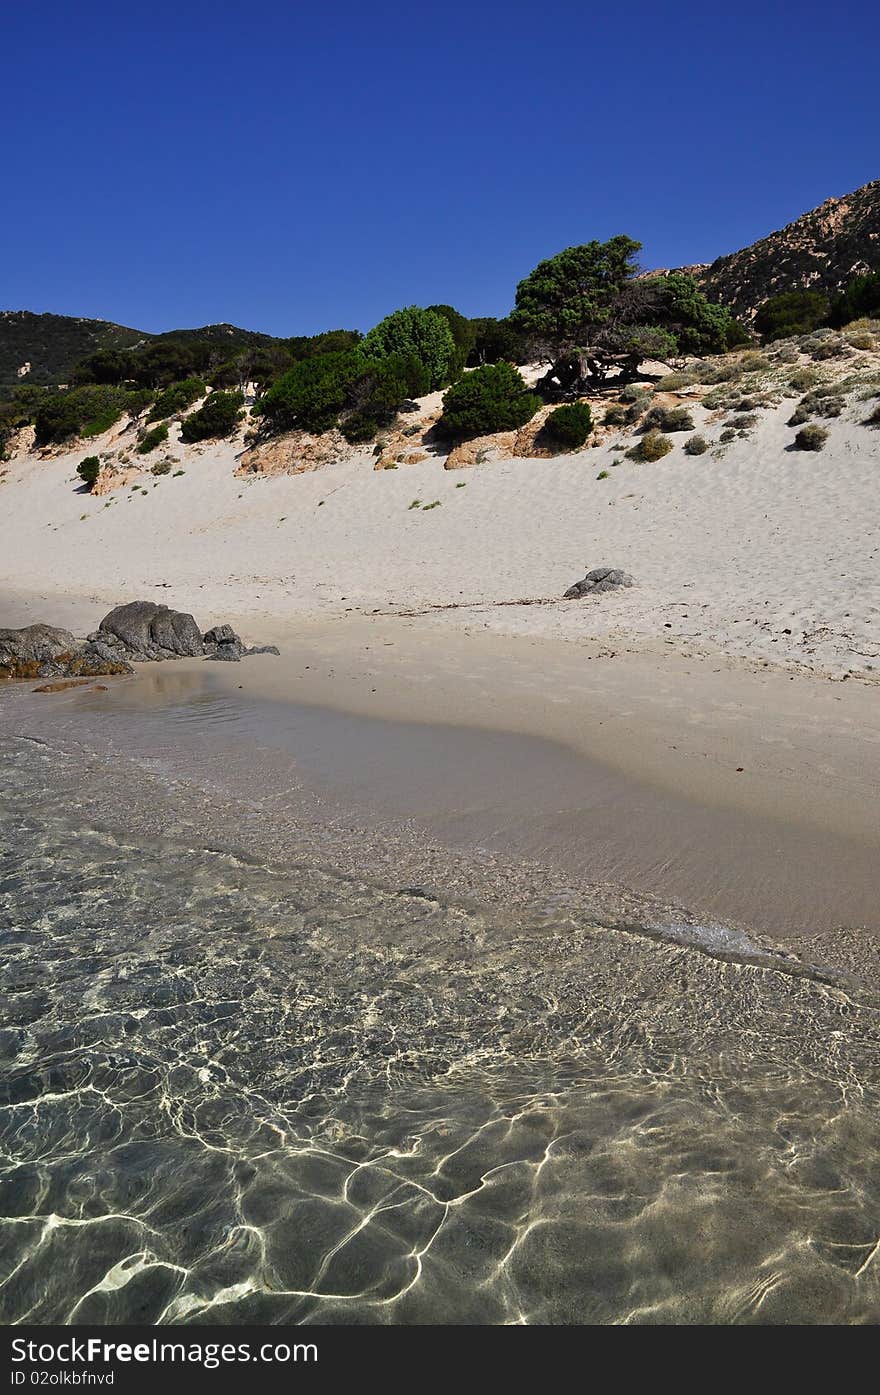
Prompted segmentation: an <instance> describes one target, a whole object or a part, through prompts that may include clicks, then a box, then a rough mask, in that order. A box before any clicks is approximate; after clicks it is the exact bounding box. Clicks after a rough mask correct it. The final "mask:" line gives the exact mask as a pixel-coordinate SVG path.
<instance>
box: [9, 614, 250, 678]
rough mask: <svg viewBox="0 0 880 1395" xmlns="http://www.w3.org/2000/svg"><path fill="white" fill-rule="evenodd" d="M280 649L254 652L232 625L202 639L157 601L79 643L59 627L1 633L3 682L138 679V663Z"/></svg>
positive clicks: (189, 620) (232, 659)
mask: <svg viewBox="0 0 880 1395" xmlns="http://www.w3.org/2000/svg"><path fill="white" fill-rule="evenodd" d="M277 653H278V650H277V649H276V647H275V645H274V644H267V645H257V646H254V647H252V648H248V646H247V645H246V644H245V643H244V641H243V640H242V639H241V637H240V636H239V635H237V634H236V633H235V631H234V630H233V628H232V626H231V625H215V626H214V628H213V629H210V630H208V631H207V632H206V633H205V634H202V632H201V631H200V629H199V627H198V625H197V624H196V622H195V620H194V618H193V617H192V616H191V615H188V614H187V613H186V612H185V611H182V610H171V609H170V608H169V607H168V606H167V605H157V604H156V603H155V602H154V601H131V602H130V603H129V604H128V605H119V606H116V608H115V609H114V610H111V611H110V614H109V615H105V616H104V619H103V620H102V621H101V623H100V625H99V626H98V628H97V630H95V631H94V633H93V634H90V635H89V636H88V638H87V639H86V640H78V639H76V637H75V636H74V635H72V634H71V633H70V631H69V630H62V629H58V628H57V627H56V626H54V625H42V624H39V625H28V626H26V627H25V628H24V629H21V630H0V678H99V677H102V676H104V675H111V674H119V673H133V672H134V669H133V668H132V666H131V665H132V661H135V662H144V661H145V660H158V659H180V658H206V659H218V660H221V661H222V662H225V663H238V662H239V660H240V659H243V658H245V657H246V656H247V655H249V654H277Z"/></svg>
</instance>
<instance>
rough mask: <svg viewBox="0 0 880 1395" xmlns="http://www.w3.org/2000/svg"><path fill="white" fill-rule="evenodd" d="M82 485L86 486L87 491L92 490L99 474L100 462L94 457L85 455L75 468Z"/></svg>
mask: <svg viewBox="0 0 880 1395" xmlns="http://www.w3.org/2000/svg"><path fill="white" fill-rule="evenodd" d="M76 473H77V474H78V475H79V477H80V479H81V480H82V482H83V484H87V485H88V486H89V489H93V488H94V485H95V483H96V481H97V478H98V476H99V475H100V473H101V462H100V460H99V459H98V457H97V456H96V455H87V456H86V457H85V459H84V460H81V461H80V462H79V464H78V465H77V467H76Z"/></svg>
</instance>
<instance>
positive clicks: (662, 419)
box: [640, 407, 694, 432]
mask: <svg viewBox="0 0 880 1395" xmlns="http://www.w3.org/2000/svg"><path fill="white" fill-rule="evenodd" d="M640 429H641V430H642V431H668V432H672V431H693V429H694V419H693V417H692V416H691V414H690V412H689V411H688V409H687V407H652V408H651V410H650V411H649V412H647V413H646V415H645V418H644V420H643V421H642V425H641V428H640Z"/></svg>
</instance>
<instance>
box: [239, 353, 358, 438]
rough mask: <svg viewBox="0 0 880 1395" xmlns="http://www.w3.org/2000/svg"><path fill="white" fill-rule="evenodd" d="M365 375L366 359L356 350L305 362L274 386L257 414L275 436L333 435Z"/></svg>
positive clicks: (287, 373) (322, 356)
mask: <svg viewBox="0 0 880 1395" xmlns="http://www.w3.org/2000/svg"><path fill="white" fill-rule="evenodd" d="M363 371H364V362H363V359H362V358H361V357H360V354H359V353H357V352H356V351H355V350H352V349H345V350H343V351H342V352H340V353H330V354H320V355H317V356H316V357H314V358H306V359H302V360H300V362H298V363H295V364H294V365H293V367H292V368H290V369H288V371H287V372H286V373H283V374H282V375H281V377H280V378H279V379H278V381H277V383H273V385H272V387H270V388H269V391H268V392H267V393H266V394H265V396H264V397H261V398H260V401H259V402H258V403H257V406H256V408H255V411H256V412H257V413H258V414H259V415H261V416H262V417H263V418H264V419H265V421H266V423H267V426H268V428H269V430H270V431H272V432H278V431H293V430H298V431H313V432H316V433H317V432H321V431H329V430H330V429H331V427H333V426H335V425H336V423H337V421H338V420H339V414H340V412H342V411H343V409H344V408H345V406H346V404H347V402H348V394H349V389H350V388H351V386H352V384H353V383H354V382H355V381H356V379H357V378H358V377H359V376H360V375H361V374H362V373H363Z"/></svg>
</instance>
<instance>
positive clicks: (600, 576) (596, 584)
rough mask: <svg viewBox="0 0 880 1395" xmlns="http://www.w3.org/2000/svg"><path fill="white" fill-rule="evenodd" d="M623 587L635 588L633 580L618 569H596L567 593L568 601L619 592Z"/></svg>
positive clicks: (570, 587)
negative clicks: (608, 592)
mask: <svg viewBox="0 0 880 1395" xmlns="http://www.w3.org/2000/svg"><path fill="white" fill-rule="evenodd" d="M621 586H635V582H634V580H633V578H632V577H631V576H630V575H629V574H628V573H627V572H623V571H621V570H620V569H619V568H618V567H594V568H593V570H592V571H591V572H587V574H586V576H585V577H584V578H583V580H582V581H576V582H575V584H574V586H569V588H568V590H567V591H566V593H565V599H566V600H567V601H573V600H576V599H578V598H579V597H581V596H598V595H601V594H602V592H603V591H617V590H618V589H619V588H620V587H621Z"/></svg>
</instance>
